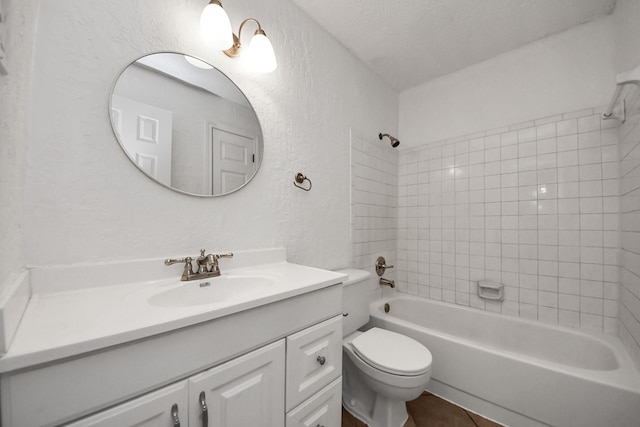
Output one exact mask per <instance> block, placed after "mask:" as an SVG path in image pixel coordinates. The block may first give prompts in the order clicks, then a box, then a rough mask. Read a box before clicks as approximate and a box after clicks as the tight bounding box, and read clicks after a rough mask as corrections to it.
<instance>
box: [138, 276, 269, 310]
mask: <svg viewBox="0 0 640 427" xmlns="http://www.w3.org/2000/svg"><path fill="white" fill-rule="evenodd" d="M274 284H275V281H274V280H272V279H270V278H267V277H263V276H250V275H229V276H220V277H212V278H209V279H204V280H197V281H192V282H180V284H179V285H176V286H175V287H172V288H171V289H168V290H166V291H162V292H160V293H157V294H154V295H152V296H151V297H150V298H149V299H148V302H149V304H150V305H154V306H158V307H191V306H198V305H211V304H216V303H220V302H223V301H228V300H231V299H236V298H239V297H243V298H244V297H246V295H247V294H250V293H255V294H260V293H262V292H264V291H265V290H266V288H269V287H272V286H273V285H274Z"/></svg>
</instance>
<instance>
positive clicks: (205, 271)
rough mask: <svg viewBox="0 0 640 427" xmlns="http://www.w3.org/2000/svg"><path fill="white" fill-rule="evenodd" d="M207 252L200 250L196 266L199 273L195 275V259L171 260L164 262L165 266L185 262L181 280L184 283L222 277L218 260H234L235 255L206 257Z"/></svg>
mask: <svg viewBox="0 0 640 427" xmlns="http://www.w3.org/2000/svg"><path fill="white" fill-rule="evenodd" d="M205 252H206V251H205V250H204V249H200V256H199V257H198V258H196V265H197V266H198V271H197V272H195V273H194V271H193V264H192V263H191V262H192V261H193V258H191V257H185V258H169V259H166V260H164V265H173V264H176V263H180V262H184V270H183V271H182V276H181V277H180V280H181V281H183V282H186V281H189V280H198V279H206V278H208V277H218V276H220V266H219V265H218V260H219V259H220V258H233V254H232V253H231V252H229V253H228V254H215V255H214V254H209V255H205V254H204V253H205Z"/></svg>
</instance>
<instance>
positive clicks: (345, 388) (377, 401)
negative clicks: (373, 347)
mask: <svg viewBox="0 0 640 427" xmlns="http://www.w3.org/2000/svg"><path fill="white" fill-rule="evenodd" d="M343 368H344V369H343V372H342V374H343V377H342V379H343V384H342V406H343V407H344V409H345V410H346V411H347V412H349V413H350V414H352V415H353V416H354V417H356V418H358V419H359V420H360V421H363V422H364V423H366V424H367V425H368V426H369V427H403V426H404V424H405V422H406V421H407V419H408V417H409V414H408V413H407V405H406V402H405V401H404V400H396V399H390V398H388V397H386V396H384V395H382V394H380V393H376V392H375V391H373V390H372V389H371V388H370V387H368V386H367V385H366V382H365V381H363V378H361V375H362V374H361V373H360V372H359V371H358V369H357V368H356V367H355V365H353V362H352V361H351V360H349V358H348V357H344V358H343Z"/></svg>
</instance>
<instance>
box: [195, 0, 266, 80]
mask: <svg viewBox="0 0 640 427" xmlns="http://www.w3.org/2000/svg"><path fill="white" fill-rule="evenodd" d="M249 21H253V22H255V23H256V25H258V29H257V30H256V31H255V33H254V34H253V37H252V38H251V41H250V42H249V47H248V49H247V50H246V52H245V54H246V55H247V59H248V61H249V62H250V63H251V68H252V69H253V70H254V71H256V72H259V73H270V72H272V71H273V70H275V69H276V68H277V67H278V63H277V62H276V55H275V53H274V51H273V46H272V45H271V42H270V41H269V39H268V38H267V35H266V34H265V32H264V30H263V29H262V27H261V26H260V22H258V20H257V19H254V18H247V19H245V20H244V21H242V23H241V24H240V28H239V29H238V35H237V36H236V35H235V34H234V33H233V31H232V29H231V22H230V21H229V16H228V15H227V13H226V12H225V11H224V9H223V8H222V3H221V2H220V0H211V1H210V2H209V4H208V5H207V6H206V7H205V8H204V10H203V11H202V15H201V16H200V35H201V36H202V37H203V38H204V39H205V40H206V41H207V42H209V43H210V44H211V45H212V46H213V47H214V48H215V49H219V50H222V51H224V53H225V54H226V55H227V56H229V57H231V58H235V57H237V56H239V55H240V54H241V53H242V41H241V37H242V28H243V27H244V24H246V23H247V22H249Z"/></svg>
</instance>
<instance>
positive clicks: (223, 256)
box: [214, 252, 233, 259]
mask: <svg viewBox="0 0 640 427" xmlns="http://www.w3.org/2000/svg"><path fill="white" fill-rule="evenodd" d="M214 257H215V258H216V259H220V258H233V253H232V252H229V253H228V254H219V255H214Z"/></svg>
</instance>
